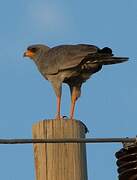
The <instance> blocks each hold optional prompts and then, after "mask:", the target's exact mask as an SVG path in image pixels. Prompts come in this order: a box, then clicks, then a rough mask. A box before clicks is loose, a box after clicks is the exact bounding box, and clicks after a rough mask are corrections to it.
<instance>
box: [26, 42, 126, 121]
mask: <svg viewBox="0 0 137 180" xmlns="http://www.w3.org/2000/svg"><path fill="white" fill-rule="evenodd" d="M24 56H25V57H29V58H31V59H32V60H33V61H34V63H35V64H36V66H37V68H38V70H39V71H40V73H41V74H42V75H43V76H44V78H45V79H46V80H49V81H50V82H51V85H52V86H53V89H54V91H55V94H56V97H57V114H56V118H57V119H60V118H61V116H60V104H61V93H62V83H66V84H68V85H69V87H70V92H71V108H70V119H73V118H74V108H75V102H76V100H77V99H78V98H79V97H80V94H81V86H82V84H83V83H84V82H85V81H86V80H87V79H89V78H90V77H91V75H92V74H94V73H96V72H98V71H100V70H101V68H102V66H103V65H110V64H117V63H122V62H125V61H127V60H128V57H115V56H114V55H113V54H112V50H111V49H110V48H108V47H104V48H102V49H100V48H98V47H97V46H94V45H89V44H76V45H59V46H56V47H53V48H50V47H48V46H46V45H41V44H35V45H31V46H29V47H28V48H27V50H26V51H25V52H24Z"/></svg>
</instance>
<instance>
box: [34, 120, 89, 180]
mask: <svg viewBox="0 0 137 180" xmlns="http://www.w3.org/2000/svg"><path fill="white" fill-rule="evenodd" d="M32 132H33V138H36V139H39V138H42V139H46V138H51V139H52V138H85V132H86V131H85V126H84V124H83V123H82V122H81V121H78V120H73V121H72V120H68V119H67V120H66V119H61V120H43V121H39V122H38V123H36V124H34V125H33V127H32ZM34 159H35V170H36V180H87V162H86V146H85V144H84V143H62V144H61V143H49V144H48V143H43V144H34Z"/></svg>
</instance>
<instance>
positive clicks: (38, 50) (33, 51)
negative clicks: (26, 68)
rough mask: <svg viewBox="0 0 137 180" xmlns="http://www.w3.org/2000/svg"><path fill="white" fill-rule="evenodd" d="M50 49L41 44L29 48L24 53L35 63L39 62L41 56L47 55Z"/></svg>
mask: <svg viewBox="0 0 137 180" xmlns="http://www.w3.org/2000/svg"><path fill="white" fill-rule="evenodd" d="M49 49H50V48H49V47H48V46H45V45H41V44H35V45H31V46H29V47H28V48H27V50H26V51H25V52H24V54H23V56H24V57H29V58H31V59H33V60H34V61H38V60H39V58H40V57H41V55H43V54H44V53H46V52H47V51H48V50H49Z"/></svg>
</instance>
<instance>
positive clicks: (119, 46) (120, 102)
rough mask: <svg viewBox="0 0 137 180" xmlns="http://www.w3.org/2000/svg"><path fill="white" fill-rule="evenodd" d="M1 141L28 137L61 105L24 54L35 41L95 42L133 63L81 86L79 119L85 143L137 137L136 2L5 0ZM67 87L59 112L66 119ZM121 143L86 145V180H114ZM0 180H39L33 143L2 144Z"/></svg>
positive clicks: (0, 14)
mask: <svg viewBox="0 0 137 180" xmlns="http://www.w3.org/2000/svg"><path fill="white" fill-rule="evenodd" d="M0 22H1V28H0V40H1V43H0V83H1V86H0V138H30V137H31V127H32V124H33V123H35V122H36V121H38V120H43V119H48V118H53V117H54V114H55V111H56V104H55V103H56V101H55V100H56V99H55V95H54V92H53V91H52V88H51V86H50V84H49V83H48V81H45V80H44V78H43V77H42V76H41V75H40V74H39V72H38V71H37V69H36V67H35V65H34V64H33V63H32V61H31V60H28V59H24V58H23V57H22V54H23V52H24V50H25V49H26V47H27V46H28V45H30V44H34V43H43V44H47V45H49V46H55V45H58V44H76V43H90V44H95V45H97V46H99V47H104V46H109V47H111V48H112V49H113V52H114V54H116V55H119V56H128V57H130V60H129V62H128V63H125V64H119V65H113V66H105V67H104V68H103V70H102V71H101V72H99V73H97V74H95V75H94V76H93V77H92V78H91V79H90V80H88V81H87V83H85V84H84V85H83V88H82V96H81V98H80V99H79V100H78V102H77V107H76V113H75V117H76V119H80V120H82V121H83V122H84V123H85V124H86V125H87V127H88V128H89V130H90V133H89V134H88V135H87V136H88V137H127V136H129V137H134V136H136V134H137V128H136V127H137V122H136V117H137V110H136V107H137V93H136V92H137V78H136V77H137V70H136V69H137V62H136V59H137V49H136V43H137V1H135V0H121V1H119V0H115V1H114V0H103V1H99V0H85V1H82V0H79V1H78V0H75V1H74V0H69V1H63V0H50V1H48V0H39V1H37V0H29V1H28V0H22V1H17V0H13V1H7V0H1V6H0ZM69 105H70V96H69V89H68V87H67V86H66V85H65V86H63V98H62V114H63V115H64V114H65V115H68V114H69ZM121 147H122V146H121V144H90V145H87V156H88V177H89V180H91V179H94V180H99V179H111V180H115V179H116V177H117V171H116V168H117V167H116V159H115V156H114V154H115V152H116V151H118V150H119V149H120V148H121ZM0 159H1V161H0V169H1V173H0V179H5V180H18V179H20V180H23V179H30V180H32V179H34V164H33V151H32V146H31V145H0Z"/></svg>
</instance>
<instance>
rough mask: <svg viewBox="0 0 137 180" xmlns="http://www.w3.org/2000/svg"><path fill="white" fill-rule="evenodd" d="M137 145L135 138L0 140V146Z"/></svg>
mask: <svg viewBox="0 0 137 180" xmlns="http://www.w3.org/2000/svg"><path fill="white" fill-rule="evenodd" d="M126 142H130V143H132V142H133V143H137V138H64V139H59V138H58V139H0V144H33V143H37V144H40V143H126Z"/></svg>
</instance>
